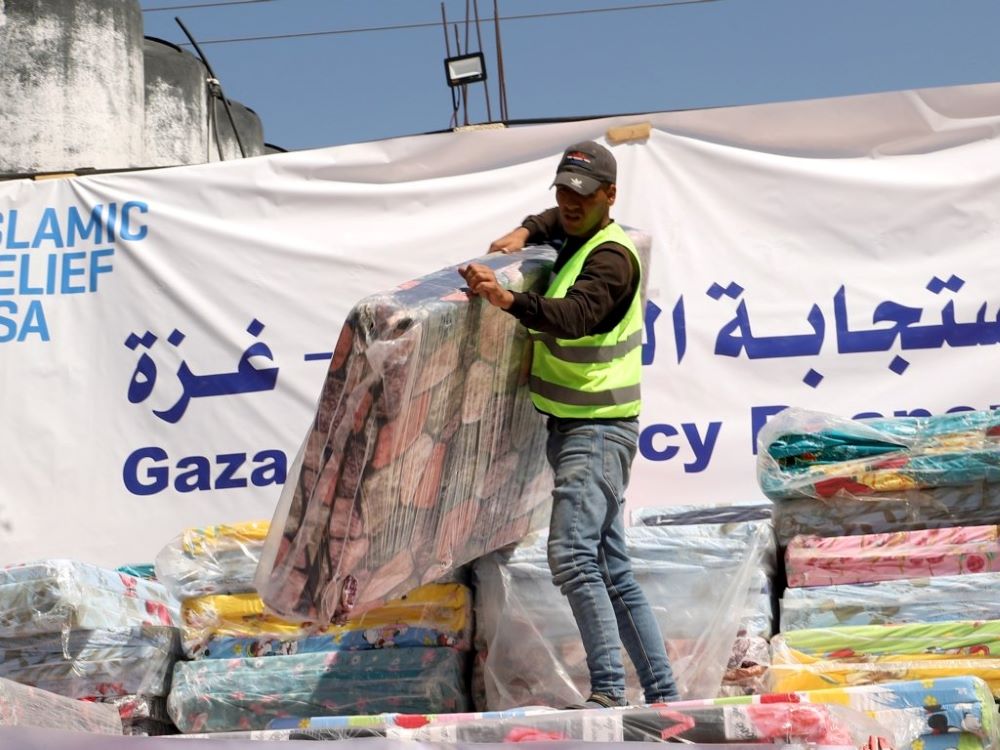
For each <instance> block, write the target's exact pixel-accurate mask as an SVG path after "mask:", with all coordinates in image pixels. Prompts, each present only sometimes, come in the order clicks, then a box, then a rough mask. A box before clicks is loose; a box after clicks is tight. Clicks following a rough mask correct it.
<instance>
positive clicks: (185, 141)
mask: <svg viewBox="0 0 1000 750" xmlns="http://www.w3.org/2000/svg"><path fill="white" fill-rule="evenodd" d="M144 48H145V90H146V122H145V129H144V140H145V144H146V159H145V164H146V166H150V167H164V166H172V165H174V164H199V163H201V162H205V161H208V160H209V136H208V89H207V87H206V84H205V79H206V78H207V77H208V73H207V71H206V70H205V66H204V65H203V64H202V62H201V60H199V59H198V58H197V57H195V56H194V55H192V54H191V53H190V52H186V51H184V50H182V49H181V48H180V47H177V46H175V45H173V44H170V43H169V42H164V41H162V40H159V39H151V38H148V37H147V38H146V40H145V44H144Z"/></svg>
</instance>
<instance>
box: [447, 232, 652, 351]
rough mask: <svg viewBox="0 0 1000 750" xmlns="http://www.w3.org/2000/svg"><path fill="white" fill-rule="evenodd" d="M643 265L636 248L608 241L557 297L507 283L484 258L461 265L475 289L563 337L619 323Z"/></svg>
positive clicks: (535, 325)
mask: <svg viewBox="0 0 1000 750" xmlns="http://www.w3.org/2000/svg"><path fill="white" fill-rule="evenodd" d="M637 271H638V269H637V268H636V267H635V266H634V265H633V259H632V256H631V253H629V252H628V250H626V249H625V248H623V247H622V246H621V245H618V244H617V243H614V242H608V243H605V244H603V245H600V246H599V247H597V248H595V249H594V250H593V252H591V253H590V255H589V257H588V258H587V260H586V261H585V262H584V264H583V268H582V269H581V271H580V275H579V276H577V278H576V282H575V283H574V284H573V286H571V287H570V288H569V289H568V290H567V292H566V296H565V297H562V298H558V299H551V298H548V297H545V296H544V295H541V294H536V293H534V292H511V291H509V290H507V289H504V288H503V287H502V286H500V285H499V284H498V283H497V280H496V276H495V275H494V274H493V271H492V270H491V269H490V268H488V267H487V266H484V265H480V264H478V263H470V264H469V265H468V266H464V267H462V268H459V269H458V272H459V273H460V274H462V277H463V278H464V279H465V281H466V283H467V284H468V285H469V290H470V291H471V292H472V293H473V294H476V295H478V296H480V297H483V298H484V299H485V300H486V301H487V302H489V303H490V304H491V305H494V306H496V307H499V308H500V309H502V310H506V311H507V312H509V313H510V314H511V315H513V316H514V317H516V318H517V319H518V320H519V321H520V322H521V323H523V324H524V325H526V326H528V327H529V328H532V329H534V330H536V331H541V332H543V333H548V334H550V335H552V336H557V337H558V338H563V339H577V338H581V337H582V336H588V335H590V334H591V333H599V332H602V331H609V330H611V329H612V328H613V327H614V326H615V325H617V324H618V322H619V321H620V320H621V315H624V311H625V309H626V308H627V305H626V304H625V303H626V302H627V301H629V300H631V299H632V295H633V294H635V293H636V285H637V281H638V278H639V274H638V272H637ZM615 318H617V319H615Z"/></svg>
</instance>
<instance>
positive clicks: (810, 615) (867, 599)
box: [780, 573, 1000, 630]
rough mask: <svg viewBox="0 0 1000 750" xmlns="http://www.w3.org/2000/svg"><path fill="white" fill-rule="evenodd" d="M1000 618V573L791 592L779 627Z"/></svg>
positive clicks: (784, 600) (786, 595)
mask: <svg viewBox="0 0 1000 750" xmlns="http://www.w3.org/2000/svg"><path fill="white" fill-rule="evenodd" d="M959 619H969V620H1000V573H970V574H967V575H957V576H934V577H931V578H911V579H902V580H897V581H878V582H875V583H858V584H843V585H836V586H817V587H813V588H788V589H785V592H784V594H783V596H782V598H781V618H780V623H781V629H782V630H802V629H804V628H829V627H836V626H838V625H903V624H906V623H917V622H924V623H927V622H944V621H947V620H959Z"/></svg>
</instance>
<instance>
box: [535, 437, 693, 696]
mask: <svg viewBox="0 0 1000 750" xmlns="http://www.w3.org/2000/svg"><path fill="white" fill-rule="evenodd" d="M638 437H639V426H638V423H637V422H636V421H635V420H600V421H596V420H584V419H554V418H552V419H550V420H549V437H548V444H547V451H548V459H549V463H550V464H551V465H552V468H553V470H554V472H555V489H554V490H553V491H552V519H551V523H550V525H549V541H548V558H549V568H550V570H551V571H552V582H553V583H554V584H555V585H556V586H558V587H559V589H560V590H561V591H562V593H563V594H564V595H565V596H566V598H567V599H569V604H570V607H571V608H572V610H573V616H574V618H575V619H576V624H577V627H579V629H580V636H581V638H582V639H583V646H584V649H585V650H586V652H587V667H588V669H589V670H590V689H591V691H592V692H594V693H602V694H604V695H607V696H608V697H610V698H614V699H616V700H618V701H619V702H622V703H624V699H625V668H624V665H623V663H622V654H621V647H622V646H624V647H625V651H626V652H627V653H628V655H629V658H630V659H631V660H632V664H633V665H634V666H635V669H636V672H637V673H638V675H639V680H640V682H641V683H642V688H643V691H644V693H645V698H646V702H647V703H655V702H660V701H666V700H677V698H678V697H679V696H678V694H677V686H676V684H675V683H674V676H673V672H672V671H671V669H670V662H669V661H668V659H667V652H666V649H665V647H664V645H663V637H662V635H661V634H660V628H659V626H658V625H657V622H656V619H655V618H654V616H653V611H652V609H651V608H650V606H649V602H648V601H647V600H646V596H645V594H643V592H642V589H640V588H639V584H638V583H636V580H635V576H634V575H633V574H632V565H631V563H630V562H629V557H628V551H627V549H626V546H625V522H624V504H625V488H626V487H627V486H628V480H629V473H630V471H631V468H632V459H634V458H635V453H636V444H637V441H638Z"/></svg>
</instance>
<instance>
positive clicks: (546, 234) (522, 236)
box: [490, 208, 562, 253]
mask: <svg viewBox="0 0 1000 750" xmlns="http://www.w3.org/2000/svg"><path fill="white" fill-rule="evenodd" d="M561 230H562V226H561V225H560V224H559V209H558V208H550V209H548V210H547V211H543V212H542V213H540V214H532V215H531V216H526V217H525V218H524V221H522V222H521V226H519V227H517V229H513V230H511V231H510V232H508V233H507V234H505V235H504V236H503V237H501V238H500V239H497V240H493V242H491V243H490V252H491V253H516V252H518V251H519V250H523V249H524V247H525V245H529V244H530V245H538V244H542V243H548V242H551V241H552V240H553V239H556V238H557V236H558V233H559V232H560V231H561Z"/></svg>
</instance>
